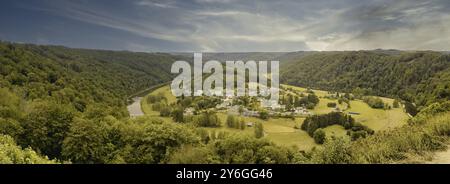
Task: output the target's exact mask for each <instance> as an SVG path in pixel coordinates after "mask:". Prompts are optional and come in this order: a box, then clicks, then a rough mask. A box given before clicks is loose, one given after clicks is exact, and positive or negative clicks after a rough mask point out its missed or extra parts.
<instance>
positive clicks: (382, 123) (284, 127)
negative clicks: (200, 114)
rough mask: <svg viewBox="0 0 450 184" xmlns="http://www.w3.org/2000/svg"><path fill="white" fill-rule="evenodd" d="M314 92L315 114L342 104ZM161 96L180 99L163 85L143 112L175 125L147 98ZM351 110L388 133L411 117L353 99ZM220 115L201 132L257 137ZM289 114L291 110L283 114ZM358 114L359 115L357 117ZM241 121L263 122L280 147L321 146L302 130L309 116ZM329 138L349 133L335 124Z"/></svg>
mask: <svg viewBox="0 0 450 184" xmlns="http://www.w3.org/2000/svg"><path fill="white" fill-rule="evenodd" d="M282 87H283V88H290V89H292V90H293V91H296V92H306V91H307V89H306V88H301V87H296V86H290V85H282ZM313 91H314V93H315V94H316V95H317V96H318V97H319V99H320V100H319V103H318V104H317V106H316V107H315V108H314V109H312V110H311V111H310V112H311V114H327V113H330V112H333V111H335V110H336V109H335V108H330V107H327V104H328V103H336V104H338V100H337V99H328V98H326V96H327V95H329V92H327V91H322V90H313ZM158 94H162V95H163V96H164V97H165V98H166V99H167V104H175V103H176V102H177V98H176V97H174V96H173V95H172V94H171V92H170V87H169V86H163V87H161V88H158V89H156V90H155V91H153V92H152V93H149V94H148V95H147V96H145V97H144V98H142V100H141V104H142V109H143V112H144V114H145V115H146V116H151V117H155V118H160V119H162V120H164V121H165V122H168V123H174V121H173V120H172V118H171V117H161V116H160V112H159V111H156V110H153V109H152V107H151V106H152V104H151V103H147V99H148V97H149V96H151V95H153V96H156V95H158ZM381 99H382V100H383V102H385V103H387V104H392V103H393V102H394V99H390V98H381ZM350 105H351V108H348V109H346V110H345V111H343V112H345V113H353V114H354V115H352V117H354V118H355V120H356V121H357V122H360V123H361V124H363V125H366V126H368V127H369V128H371V129H373V130H375V131H386V130H390V129H394V128H396V127H400V126H403V125H405V124H406V123H407V120H408V118H409V116H408V115H407V113H406V112H405V110H404V109H403V108H392V109H374V108H371V107H370V106H368V105H367V104H366V103H365V102H363V101H361V100H356V99H355V100H351V101H350ZM338 106H339V107H341V109H344V105H338ZM210 110H212V111H215V112H216V113H217V116H218V118H219V119H220V122H221V125H220V127H214V128H210V127H206V128H205V127H199V128H201V129H206V130H208V131H209V132H210V133H211V132H214V133H216V132H220V131H225V132H230V133H239V134H246V135H249V136H252V135H253V132H254V128H253V127H247V128H245V129H244V130H240V129H235V128H229V127H227V126H226V121H227V115H228V114H229V110H227V109H223V110H218V109H216V108H212V109H210ZM282 112H288V111H282ZM356 114H357V115H356ZM237 117H238V118H241V119H243V121H245V122H246V123H249V122H250V123H256V122H260V123H262V124H263V126H264V133H265V137H266V138H267V139H269V140H271V141H273V142H274V143H276V144H279V145H284V146H296V147H297V148H299V149H301V150H310V149H312V148H313V147H315V146H318V144H316V143H315V142H314V139H313V138H312V137H310V136H309V135H308V134H307V132H305V131H304V130H301V129H299V128H298V127H300V125H301V124H302V123H303V121H304V119H305V117H304V116H296V117H293V118H283V117H271V118H269V119H267V120H262V119H260V118H258V117H249V116H245V115H242V114H240V115H238V116H237ZM324 131H325V132H326V135H327V136H329V137H331V136H336V137H348V136H347V134H346V132H347V131H346V130H345V129H344V128H343V127H342V126H338V125H333V126H329V127H326V128H324Z"/></svg>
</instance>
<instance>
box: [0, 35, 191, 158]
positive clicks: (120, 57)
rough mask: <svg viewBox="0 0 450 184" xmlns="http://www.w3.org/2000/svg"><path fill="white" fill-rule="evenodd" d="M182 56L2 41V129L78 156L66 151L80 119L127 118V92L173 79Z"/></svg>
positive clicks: (38, 146) (42, 147)
mask: <svg viewBox="0 0 450 184" xmlns="http://www.w3.org/2000/svg"><path fill="white" fill-rule="evenodd" d="M180 59H183V60H186V59H185V58H182V57H180V56H173V55H169V54H162V53H153V54H151V53H131V52H125V51H120V52H119V51H101V50H85V49H69V48H65V47H59V46H36V45H29V44H14V43H5V42H1V43H0V99H1V100H0V134H5V135H8V136H10V137H12V138H13V139H14V140H15V142H17V144H18V145H20V146H22V147H24V148H27V147H30V148H32V149H33V150H35V151H37V152H38V153H39V154H41V155H45V156H49V157H50V158H51V159H54V158H56V159H58V160H64V159H65V158H67V159H66V160H73V159H74V158H76V157H74V158H71V157H70V158H69V157H65V158H63V154H62V153H63V152H64V150H63V141H69V140H71V139H67V140H66V138H67V136H68V135H71V133H72V132H70V130H71V129H73V128H74V126H75V125H80V122H97V121H103V118H107V119H108V120H111V119H114V120H122V119H127V118H128V112H127V110H126V105H127V97H128V96H130V95H132V94H134V93H136V92H138V91H140V90H143V89H145V88H149V87H151V86H153V85H156V84H160V83H163V82H167V81H169V80H170V79H171V78H172V76H171V74H170V66H171V64H172V63H173V62H174V61H176V60H180ZM111 121H112V120H111ZM7 139H8V141H9V138H7ZM84 146H87V145H84ZM89 146H92V145H89ZM65 154H66V153H65ZM69 155H70V154H69ZM93 161H95V160H92V162H93Z"/></svg>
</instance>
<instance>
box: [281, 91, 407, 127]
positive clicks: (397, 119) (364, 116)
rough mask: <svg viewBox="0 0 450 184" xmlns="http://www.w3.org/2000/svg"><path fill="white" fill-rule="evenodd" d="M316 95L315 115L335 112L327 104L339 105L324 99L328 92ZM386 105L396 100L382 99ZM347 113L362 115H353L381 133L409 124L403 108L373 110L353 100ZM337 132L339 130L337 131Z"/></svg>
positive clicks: (340, 106)
mask: <svg viewBox="0 0 450 184" xmlns="http://www.w3.org/2000/svg"><path fill="white" fill-rule="evenodd" d="M283 86H284V87H290V88H292V89H293V90H298V91H301V92H305V91H306V89H305V88H301V87H296V86H289V85H283ZM313 91H314V93H315V94H316V95H317V96H318V97H319V98H320V102H319V104H318V105H317V106H316V107H315V108H314V110H312V112H313V113H314V114H326V113H329V112H332V111H333V108H329V107H327V103H329V102H335V103H336V104H337V102H338V101H337V100H332V99H327V98H324V97H325V96H326V95H328V92H326V91H321V90H313ZM380 98H381V99H382V100H383V101H384V102H385V103H388V104H391V105H392V103H393V102H394V99H390V98H384V97H380ZM338 107H339V108H340V109H345V106H343V105H338ZM345 112H356V113H360V114H359V115H352V117H353V118H355V120H356V121H357V122H360V123H362V124H363V125H367V126H368V127H369V128H371V129H373V130H375V131H380V130H388V129H391V128H394V127H399V126H402V125H404V124H406V123H407V120H408V115H407V114H406V113H405V112H404V110H403V109H402V108H393V109H390V110H383V109H373V108H371V107H370V106H369V105H367V104H366V103H364V102H363V101H361V100H352V101H350V108H349V109H347V110H346V111H345ZM336 131H337V130H336Z"/></svg>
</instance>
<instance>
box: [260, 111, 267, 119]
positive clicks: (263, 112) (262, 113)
mask: <svg viewBox="0 0 450 184" xmlns="http://www.w3.org/2000/svg"><path fill="white" fill-rule="evenodd" d="M259 118H261V119H263V120H267V119H269V113H268V112H267V111H265V110H263V111H259Z"/></svg>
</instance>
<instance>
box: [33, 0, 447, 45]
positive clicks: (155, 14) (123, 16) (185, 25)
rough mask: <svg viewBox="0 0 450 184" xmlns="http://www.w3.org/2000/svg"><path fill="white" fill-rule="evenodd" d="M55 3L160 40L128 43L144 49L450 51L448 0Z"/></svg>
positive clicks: (92, 20) (69, 14)
mask: <svg viewBox="0 0 450 184" xmlns="http://www.w3.org/2000/svg"><path fill="white" fill-rule="evenodd" d="M48 2H49V3H48V4H47V5H46V6H42V7H36V9H41V10H45V11H46V12H53V13H54V14H56V15H58V16H63V17H66V18H69V19H73V20H77V21H80V22H85V23H89V24H93V25H98V26H103V27H107V28H111V29H115V30H120V31H124V32H126V33H128V34H130V35H134V36H138V37H142V38H145V39H149V40H151V41H152V43H148V44H146V43H142V42H140V43H130V42H127V41H124V45H123V46H122V47H124V48H126V49H131V50H139V51H142V50H148V49H152V50H155V49H156V50H158V46H159V47H160V48H159V49H161V50H172V51H241V52H245V51H297V50H360V49H377V48H386V49H389V48H395V49H435V50H450V44H448V43H449V42H448V38H450V31H449V30H450V16H449V12H450V2H449V1H447V0H427V1H419V0H398V1H390V0H377V1H364V0H340V1H331V2H330V1H325V0H316V1H296V0H286V1H281V2H280V1H269V0H261V1H235V0H221V1H219V0H188V1H181V0H169V1H156V0H132V1H115V2H114V3H112V5H109V4H98V3H93V2H92V1H77V3H75V2H74V1H65V2H60V1H48ZM80 2H81V3H80ZM47 37H48V36H47ZM117 39H120V38H117ZM177 49H185V50H177Z"/></svg>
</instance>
